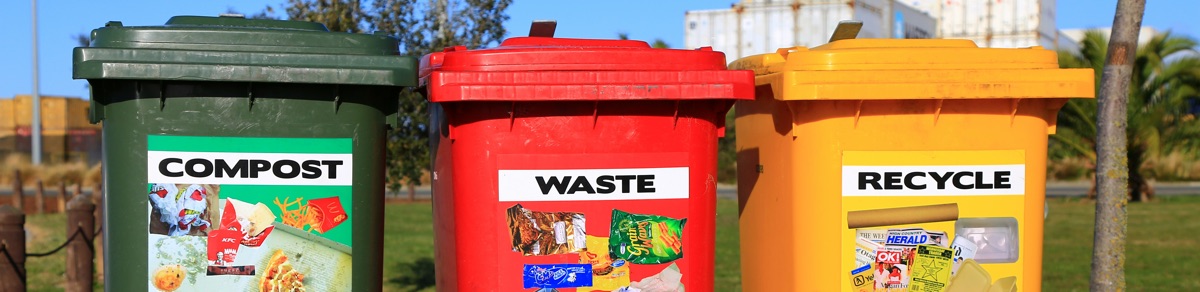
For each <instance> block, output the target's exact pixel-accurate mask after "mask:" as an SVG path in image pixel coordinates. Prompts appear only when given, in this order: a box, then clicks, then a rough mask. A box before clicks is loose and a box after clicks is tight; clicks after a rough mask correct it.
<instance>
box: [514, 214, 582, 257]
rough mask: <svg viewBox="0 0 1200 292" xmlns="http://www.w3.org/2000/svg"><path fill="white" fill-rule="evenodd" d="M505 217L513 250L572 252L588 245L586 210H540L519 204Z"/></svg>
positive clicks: (552, 252)
mask: <svg viewBox="0 0 1200 292" xmlns="http://www.w3.org/2000/svg"><path fill="white" fill-rule="evenodd" d="M505 217H506V221H507V223H508V233H509V239H511V242H512V248H513V251H516V252H520V253H521V254H523V255H527V256H536V255H552V254H570V253H577V252H579V251H581V250H583V249H584V247H586V246H587V240H586V238H585V236H586V235H587V230H586V229H585V226H586V225H585V220H584V215H583V213H574V212H537V211H531V210H529V209H525V207H522V206H521V204H516V205H513V206H512V207H510V208H508V210H506V211H505Z"/></svg>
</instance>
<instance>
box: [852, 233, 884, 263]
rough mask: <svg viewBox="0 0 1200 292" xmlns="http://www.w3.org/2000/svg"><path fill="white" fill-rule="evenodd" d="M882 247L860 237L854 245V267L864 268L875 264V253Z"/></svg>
mask: <svg viewBox="0 0 1200 292" xmlns="http://www.w3.org/2000/svg"><path fill="white" fill-rule="evenodd" d="M880 247H883V246H882V245H879V244H878V243H875V242H874V241H870V240H866V239H864V238H861V237H859V238H858V239H856V243H855V245H854V266H855V267H862V266H866V265H870V264H873V263H875V251H876V250H879V248H880Z"/></svg>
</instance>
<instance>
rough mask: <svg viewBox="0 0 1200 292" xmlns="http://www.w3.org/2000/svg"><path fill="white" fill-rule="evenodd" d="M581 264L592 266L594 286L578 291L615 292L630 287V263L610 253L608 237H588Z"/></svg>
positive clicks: (580, 288)
mask: <svg viewBox="0 0 1200 292" xmlns="http://www.w3.org/2000/svg"><path fill="white" fill-rule="evenodd" d="M579 263H581V264H590V265H592V285H591V286H583V287H579V289H578V291H613V290H617V289H618V288H621V287H624V286H629V263H628V262H626V261H625V260H622V259H615V258H613V257H612V255H610V254H609V253H608V237H598V236H591V235H588V236H587V249H586V250H584V251H580V252H579Z"/></svg>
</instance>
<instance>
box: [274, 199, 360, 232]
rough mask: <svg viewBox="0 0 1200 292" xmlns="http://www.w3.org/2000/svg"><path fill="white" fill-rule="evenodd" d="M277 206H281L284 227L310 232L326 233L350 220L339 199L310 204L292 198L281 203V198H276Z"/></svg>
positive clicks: (316, 201)
mask: <svg viewBox="0 0 1200 292" xmlns="http://www.w3.org/2000/svg"><path fill="white" fill-rule="evenodd" d="M275 205H276V206H279V210H280V212H281V213H282V214H280V221H281V222H283V224H284V225H287V226H291V227H296V228H298V229H301V230H304V231H308V232H316V233H325V232H326V231H329V230H330V229H333V228H334V227H337V225H339V224H341V223H342V222H345V221H346V219H349V216H347V214H346V210H345V209H343V208H342V203H341V200H340V199H339V198H338V197H328V198H320V199H314V200H309V201H308V202H305V201H304V197H298V198H296V199H295V200H291V197H284V198H283V201H282V202H280V201H279V198H275Z"/></svg>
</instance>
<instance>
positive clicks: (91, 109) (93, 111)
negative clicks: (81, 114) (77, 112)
mask: <svg viewBox="0 0 1200 292" xmlns="http://www.w3.org/2000/svg"><path fill="white" fill-rule="evenodd" d="M103 120H104V105H101V104H100V103H98V102H96V95H94V94H91V98H89V99H88V121H89V122H91V123H92V124H97V123H100V121H103Z"/></svg>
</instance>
